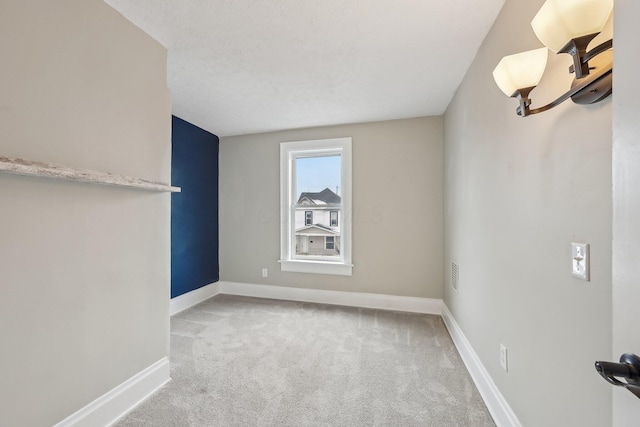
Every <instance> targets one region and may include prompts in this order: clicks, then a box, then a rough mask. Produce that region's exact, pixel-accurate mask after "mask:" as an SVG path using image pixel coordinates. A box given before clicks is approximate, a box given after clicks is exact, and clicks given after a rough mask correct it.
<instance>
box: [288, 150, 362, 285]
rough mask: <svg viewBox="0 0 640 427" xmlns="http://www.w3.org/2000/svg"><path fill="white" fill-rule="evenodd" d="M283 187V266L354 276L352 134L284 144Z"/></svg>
mask: <svg viewBox="0 0 640 427" xmlns="http://www.w3.org/2000/svg"><path fill="white" fill-rule="evenodd" d="M280 187H281V189H280V199H281V200H280V205H281V207H282V221H281V241H280V246H281V259H280V265H281V269H282V271H295V272H303V273H318V274H336V275H343V276H351V270H352V267H353V266H352V265H351V222H350V217H351V215H350V213H351V138H337V139H325V140H317V141H299V142H283V143H281V144H280ZM340 217H341V218H342V220H340V221H338V219H339V218H340Z"/></svg>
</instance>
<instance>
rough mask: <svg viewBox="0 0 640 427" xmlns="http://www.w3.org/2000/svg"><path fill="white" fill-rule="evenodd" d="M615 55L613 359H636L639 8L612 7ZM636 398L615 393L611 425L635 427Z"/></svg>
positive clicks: (627, 2) (625, 2)
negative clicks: (633, 356)
mask: <svg viewBox="0 0 640 427" xmlns="http://www.w3.org/2000/svg"><path fill="white" fill-rule="evenodd" d="M615 13H616V20H615V37H616V53H615V65H616V71H615V74H614V87H615V96H614V99H613V355H612V356H611V358H612V360H615V361H617V360H618V358H619V357H620V354H622V353H635V354H640V334H639V333H638V326H637V325H638V324H640V310H638V304H637V302H638V301H640V279H639V277H640V263H639V262H638V253H639V252H640V184H639V183H640V140H639V138H638V135H640V120H638V118H639V117H640V106H639V105H638V77H637V74H638V72H637V70H638V67H640V59H639V58H638V55H637V51H638V49H637V43H638V28H637V27H638V22H637V17H638V16H640V3H639V2H637V1H632V0H616V2H615ZM638 403H639V402H638V398H637V397H635V396H633V395H632V394H631V393H629V392H628V391H626V390H624V389H622V388H619V387H616V388H614V389H613V421H614V422H613V425H614V426H616V427H626V426H635V425H637V424H638V419H640V405H639V404H638Z"/></svg>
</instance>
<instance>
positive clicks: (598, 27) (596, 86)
mask: <svg viewBox="0 0 640 427" xmlns="http://www.w3.org/2000/svg"><path fill="white" fill-rule="evenodd" d="M612 10H613V0H547V1H546V2H545V3H544V4H543V5H542V7H541V8H540V10H539V11H538V13H537V14H536V16H535V17H534V18H533V21H531V26H532V27H533V31H534V32H535V34H536V36H537V37H538V39H540V41H541V42H542V43H543V44H544V45H545V46H546V47H543V48H540V49H534V50H530V51H527V52H522V53H517V54H515V55H510V56H505V57H504V58H502V60H501V61H500V62H499V63H498V66H497V67H496V68H495V70H493V78H494V79H495V81H496V84H497V85H498V87H499V88H500V89H501V90H502V91H503V92H504V93H505V95H507V96H509V97H511V98H516V99H518V101H519V102H520V106H519V107H518V108H517V109H516V113H517V114H518V115H520V116H522V117H526V116H529V115H531V114H537V113H542V112H543V111H547V110H549V109H551V108H553V107H555V106H557V105H559V104H561V103H562V102H564V101H566V100H567V99H569V98H571V100H572V101H573V102H575V103H576V104H593V103H595V102H599V101H602V100H603V99H605V98H606V97H608V96H609V95H611V86H612V80H613V54H612V50H613V39H610V40H607V41H606V42H604V43H602V44H599V45H598V46H596V47H594V48H593V49H591V50H589V51H587V47H588V45H589V43H590V42H591V41H592V40H593V39H594V38H595V37H596V36H597V35H598V34H600V32H601V31H602V29H603V28H604V26H605V24H606V23H607V20H608V19H609V15H611V11H612ZM549 50H551V51H553V52H554V53H566V54H569V55H571V56H572V58H573V65H572V66H571V67H569V73H574V74H575V78H574V80H573V83H572V84H571V89H569V90H568V91H567V92H566V93H564V94H563V95H561V96H560V97H558V98H557V99H556V100H554V101H552V102H551V103H549V104H547V105H544V106H542V107H539V108H533V109H532V108H530V107H531V99H530V98H529V93H530V92H531V91H532V90H533V89H534V88H535V87H536V86H537V85H538V83H540V79H541V78H542V75H543V74H544V70H545V68H546V65H547V57H548V51H549Z"/></svg>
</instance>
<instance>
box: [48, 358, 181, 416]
mask: <svg viewBox="0 0 640 427" xmlns="http://www.w3.org/2000/svg"><path fill="white" fill-rule="evenodd" d="M169 380H171V377H170V376H169V359H168V358H167V357H164V358H162V359H160V360H159V361H157V362H156V363H154V364H153V365H151V366H149V367H148V368H146V369H144V370H143V371H141V372H139V373H137V374H136V375H134V376H133V377H131V378H129V379H128V380H126V381H125V382H123V383H122V384H120V385H119V386H117V387H116V388H114V389H112V390H111V391H109V392H107V393H106V394H104V395H102V396H100V397H99V398H97V399H96V400H94V401H93V402H91V403H89V404H88V405H87V406H85V407H84V408H82V409H80V410H79V411H77V412H75V413H73V414H71V415H70V416H68V417H67V418H65V419H64V420H62V421H60V422H59V423H58V424H56V425H55V426H54V427H95V426H109V425H111V424H113V423H115V422H116V421H117V420H118V419H120V418H121V417H122V416H124V415H125V414H126V413H127V412H129V411H131V410H132V409H133V408H134V407H136V406H137V405H138V404H140V403H141V402H142V401H143V400H145V399H146V398H147V397H149V396H150V395H151V394H152V393H154V392H155V391H156V390H158V389H159V388H160V387H162V386H163V385H165V384H166V383H167V382H169Z"/></svg>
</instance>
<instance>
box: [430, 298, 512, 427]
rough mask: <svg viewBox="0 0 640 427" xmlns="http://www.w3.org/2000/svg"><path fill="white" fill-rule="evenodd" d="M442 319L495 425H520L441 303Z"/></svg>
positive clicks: (449, 313) (504, 426)
mask: <svg viewBox="0 0 640 427" xmlns="http://www.w3.org/2000/svg"><path fill="white" fill-rule="evenodd" d="M442 319H443V320H444V324H445V325H446V326H447V329H448V330H449V334H450V335H451V338H452V339H453V343H454V344H455V345H456V348H457V349H458V353H460V356H461V357H462V361H463V362H464V364H465V365H466V367H467V370H468V371H469V373H470V374H471V378H472V379H473V382H474V383H475V384H476V387H477V388H478V391H480V395H481V396H482V399H483V400H484V402H485V404H486V405H487V408H488V409H489V412H490V413H491V416H492V417H493V420H494V421H495V423H496V425H497V426H498V427H522V424H520V421H519V420H518V417H516V414H515V413H514V412H513V410H512V409H511V407H510V406H509V403H507V401H506V399H505V398H504V396H503V395H502V393H500V390H498V387H497V386H496V384H495V383H494V382H493V379H491V376H490V375H489V372H488V371H487V369H486V368H485V367H484V365H483V364H482V362H481V361H480V358H479V357H478V354H477V353H476V352H475V350H474V349H473V347H471V343H470V342H469V340H467V337H466V336H465V335H464V333H463V332H462V329H460V326H458V323H456V321H455V319H454V318H453V316H452V315H451V312H450V311H449V309H448V308H447V306H446V304H442Z"/></svg>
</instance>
